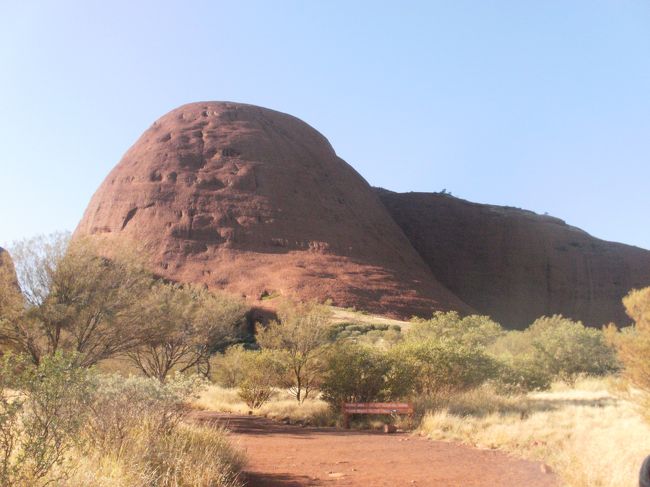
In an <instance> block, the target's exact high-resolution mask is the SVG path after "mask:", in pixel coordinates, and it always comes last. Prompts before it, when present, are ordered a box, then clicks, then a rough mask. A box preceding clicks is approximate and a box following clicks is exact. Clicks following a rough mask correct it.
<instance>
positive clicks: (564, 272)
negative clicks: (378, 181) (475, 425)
mask: <svg viewBox="0 0 650 487" xmlns="http://www.w3.org/2000/svg"><path fill="white" fill-rule="evenodd" d="M376 191H377V194H378V195H379V197H380V198H381V200H382V202H383V203H384V205H385V206H386V208H387V209H388V211H389V212H390V214H391V215H392V216H393V218H394V219H395V221H396V222H397V223H398V224H399V225H400V227H401V228H402V230H403V231H404V233H405V234H406V236H407V237H408V238H409V239H410V241H411V243H412V244H413V246H414V247H415V249H416V250H417V251H418V252H419V253H420V255H421V256H422V258H423V259H424V260H425V261H426V262H427V264H428V265H429V267H430V269H431V271H432V272H433V274H434V275H435V276H436V278H437V279H438V280H439V281H440V282H441V283H442V284H444V285H445V286H447V288H448V289H449V290H451V291H452V292H454V293H455V294H456V295H457V296H458V297H460V298H461V299H462V300H463V301H464V302H466V303H467V304H469V305H470V306H472V307H473V308H474V309H475V310H476V311H478V312H479V313H481V314H487V315H490V316H491V317H492V318H494V319H495V320H497V321H498V322H499V323H501V324H503V325H504V326H507V327H508V328H519V329H521V328H524V327H526V326H527V325H529V324H530V323H532V322H533V320H535V319H536V318H538V317H540V316H543V315H553V314H562V315H564V316H566V317H569V318H572V319H575V320H581V321H583V322H584V323H585V324H587V325H590V326H597V327H598V326H601V325H603V324H607V323H610V322H615V323H617V324H619V325H624V324H627V323H629V321H630V320H629V318H628V317H627V316H626V315H625V310H624V309H623V305H622V303H621V298H622V297H623V296H625V295H626V294H627V293H628V292H629V291H630V289H633V288H642V287H645V286H648V285H650V251H648V250H644V249H640V248H638V247H633V246H630V245H624V244H620V243H615V242H606V241H604V240H600V239H597V238H595V237H592V236H591V235H589V234H588V233H587V232H584V231H583V230H580V229H579V228H576V227H572V226H571V225H567V224H566V223H565V222H564V221H563V220H560V219H559V218H554V217H552V216H548V215H538V214H536V213H533V212H531V211H526V210H521V209H518V208H510V207H505V206H495V205H484V204H478V203H472V202H469V201H465V200H462V199H460V198H454V197H452V196H450V195H445V194H440V193H393V192H390V191H386V190H381V189H376Z"/></svg>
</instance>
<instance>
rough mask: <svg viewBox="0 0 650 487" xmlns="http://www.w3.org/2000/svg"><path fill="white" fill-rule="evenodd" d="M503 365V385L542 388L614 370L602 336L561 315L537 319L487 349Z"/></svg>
mask: <svg viewBox="0 0 650 487" xmlns="http://www.w3.org/2000/svg"><path fill="white" fill-rule="evenodd" d="M487 350H488V351H489V353H490V354H491V355H493V356H494V357H496V358H497V359H498V360H499V362H501V363H502V365H503V367H502V374H501V380H502V384H503V385H504V386H515V387H516V386H521V388H523V389H524V390H535V389H543V388H545V386H546V385H547V384H548V383H549V382H550V381H553V380H562V381H565V382H567V383H573V382H575V380H576V379H577V378H578V377H580V376H581V375H605V374H608V373H611V372H613V371H615V370H617V367H618V363H617V360H616V353H615V350H614V348H613V347H612V346H611V345H610V344H608V343H607V340H606V338H605V334H604V333H603V332H602V331H601V330H598V329H595V328H588V327H586V326H584V325H583V324H582V323H581V322H579V321H572V320H570V319H568V318H564V317H562V316H560V315H555V316H551V317H542V318H539V319H537V320H536V321H535V322H534V323H533V324H532V325H531V326H530V327H528V328H527V329H526V330H524V331H508V332H506V333H505V334H504V335H502V336H501V337H499V338H498V339H497V340H496V341H495V342H493V343H492V344H490V346H489V347H488V348H487Z"/></svg>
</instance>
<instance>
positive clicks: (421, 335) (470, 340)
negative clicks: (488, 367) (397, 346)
mask: <svg viewBox="0 0 650 487" xmlns="http://www.w3.org/2000/svg"><path fill="white" fill-rule="evenodd" d="M411 323H412V326H411V329H410V330H409V332H408V335H407V337H408V339H411V340H414V341H417V340H429V339H436V340H445V339H446V340H450V341H454V342H456V343H459V344H462V345H464V346H467V347H485V346H487V345H489V344H490V343H492V342H494V341H495V340H496V339H497V338H499V337H500V336H502V335H503V334H504V333H505V332H504V330H503V328H501V325H499V324H498V323H496V322H495V321H492V319H490V317H489V316H479V315H470V316H465V317H464V318H461V317H460V315H459V314H458V313H457V312H456V311H449V312H446V313H445V312H442V311H437V312H435V313H434V315H433V317H432V318H431V319H429V320H424V319H421V318H414V319H413V320H412V322H411Z"/></svg>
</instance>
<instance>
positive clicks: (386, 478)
mask: <svg viewBox="0 0 650 487" xmlns="http://www.w3.org/2000/svg"><path fill="white" fill-rule="evenodd" d="M196 418H197V419H198V420H200V421H202V422H203V421H207V422H213V421H214V422H218V423H219V424H222V425H225V426H227V427H228V428H229V429H230V430H231V431H232V435H233V438H234V441H235V443H237V444H238V445H239V446H240V447H241V448H243V449H244V450H246V452H247V455H248V460H249V463H248V466H247V471H246V475H247V479H248V484H247V485H249V486H251V487H271V486H273V487H305V486H314V487H315V486H327V485H336V486H342V487H343V486H345V487H384V486H385V487H389V486H390V487H397V486H407V485H408V486H420V487H422V486H439V487H447V486H454V487H461V486H462V487H520V486H521V487H557V486H558V485H559V482H558V480H557V478H556V477H555V476H554V475H553V474H549V473H544V472H543V471H542V469H541V466H540V464H538V463H533V462H527V461H524V460H519V459H516V458H512V457H510V456H508V455H505V454H503V453H500V452H496V451H491V450H478V449H473V448H469V447H466V446H462V445H456V444H452V443H446V442H439V441H430V440H427V439H424V438H419V437H416V436H412V435H407V434H393V435H385V434H383V433H375V432H365V431H364V432H359V431H344V430H337V429H333V428H309V427H308V428H302V427H300V426H289V425H284V424H281V423H276V422H273V421H270V420H267V419H264V418H258V417H254V416H236V415H227V414H219V413H211V412H201V413H197V415H196Z"/></svg>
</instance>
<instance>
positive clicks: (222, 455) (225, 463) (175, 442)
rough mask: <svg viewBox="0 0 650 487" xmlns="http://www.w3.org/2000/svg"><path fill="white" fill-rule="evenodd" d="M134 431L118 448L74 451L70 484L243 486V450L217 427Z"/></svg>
mask: <svg viewBox="0 0 650 487" xmlns="http://www.w3.org/2000/svg"><path fill="white" fill-rule="evenodd" d="M151 440H152V438H151V436H150V435H149V434H147V432H145V431H142V434H132V438H131V441H129V443H128V444H125V445H124V447H122V448H120V449H119V450H118V451H97V450H91V451H89V452H88V451H84V452H76V455H75V458H73V460H76V461H77V462H78V464H77V468H76V470H75V471H74V474H73V475H72V476H71V477H70V478H69V479H68V480H67V481H66V482H65V483H64V484H60V485H65V486H66V487H85V486H88V485H92V486H96V487H151V486H159V487H185V486H186V487H190V486H192V487H195V486H196V487H240V486H241V485H242V483H241V482H240V480H239V479H238V472H239V471H240V470H241V468H242V467H243V465H244V457H243V455H242V453H241V452H240V451H238V450H237V449H235V448H234V447H233V446H231V444H230V442H229V440H228V436H227V433H226V432H225V431H224V430H221V429H218V428H210V427H204V426H198V425H191V424H183V425H181V426H179V427H178V428H177V429H175V430H174V432H173V433H172V434H170V435H168V436H165V437H159V438H156V439H155V441H151Z"/></svg>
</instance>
